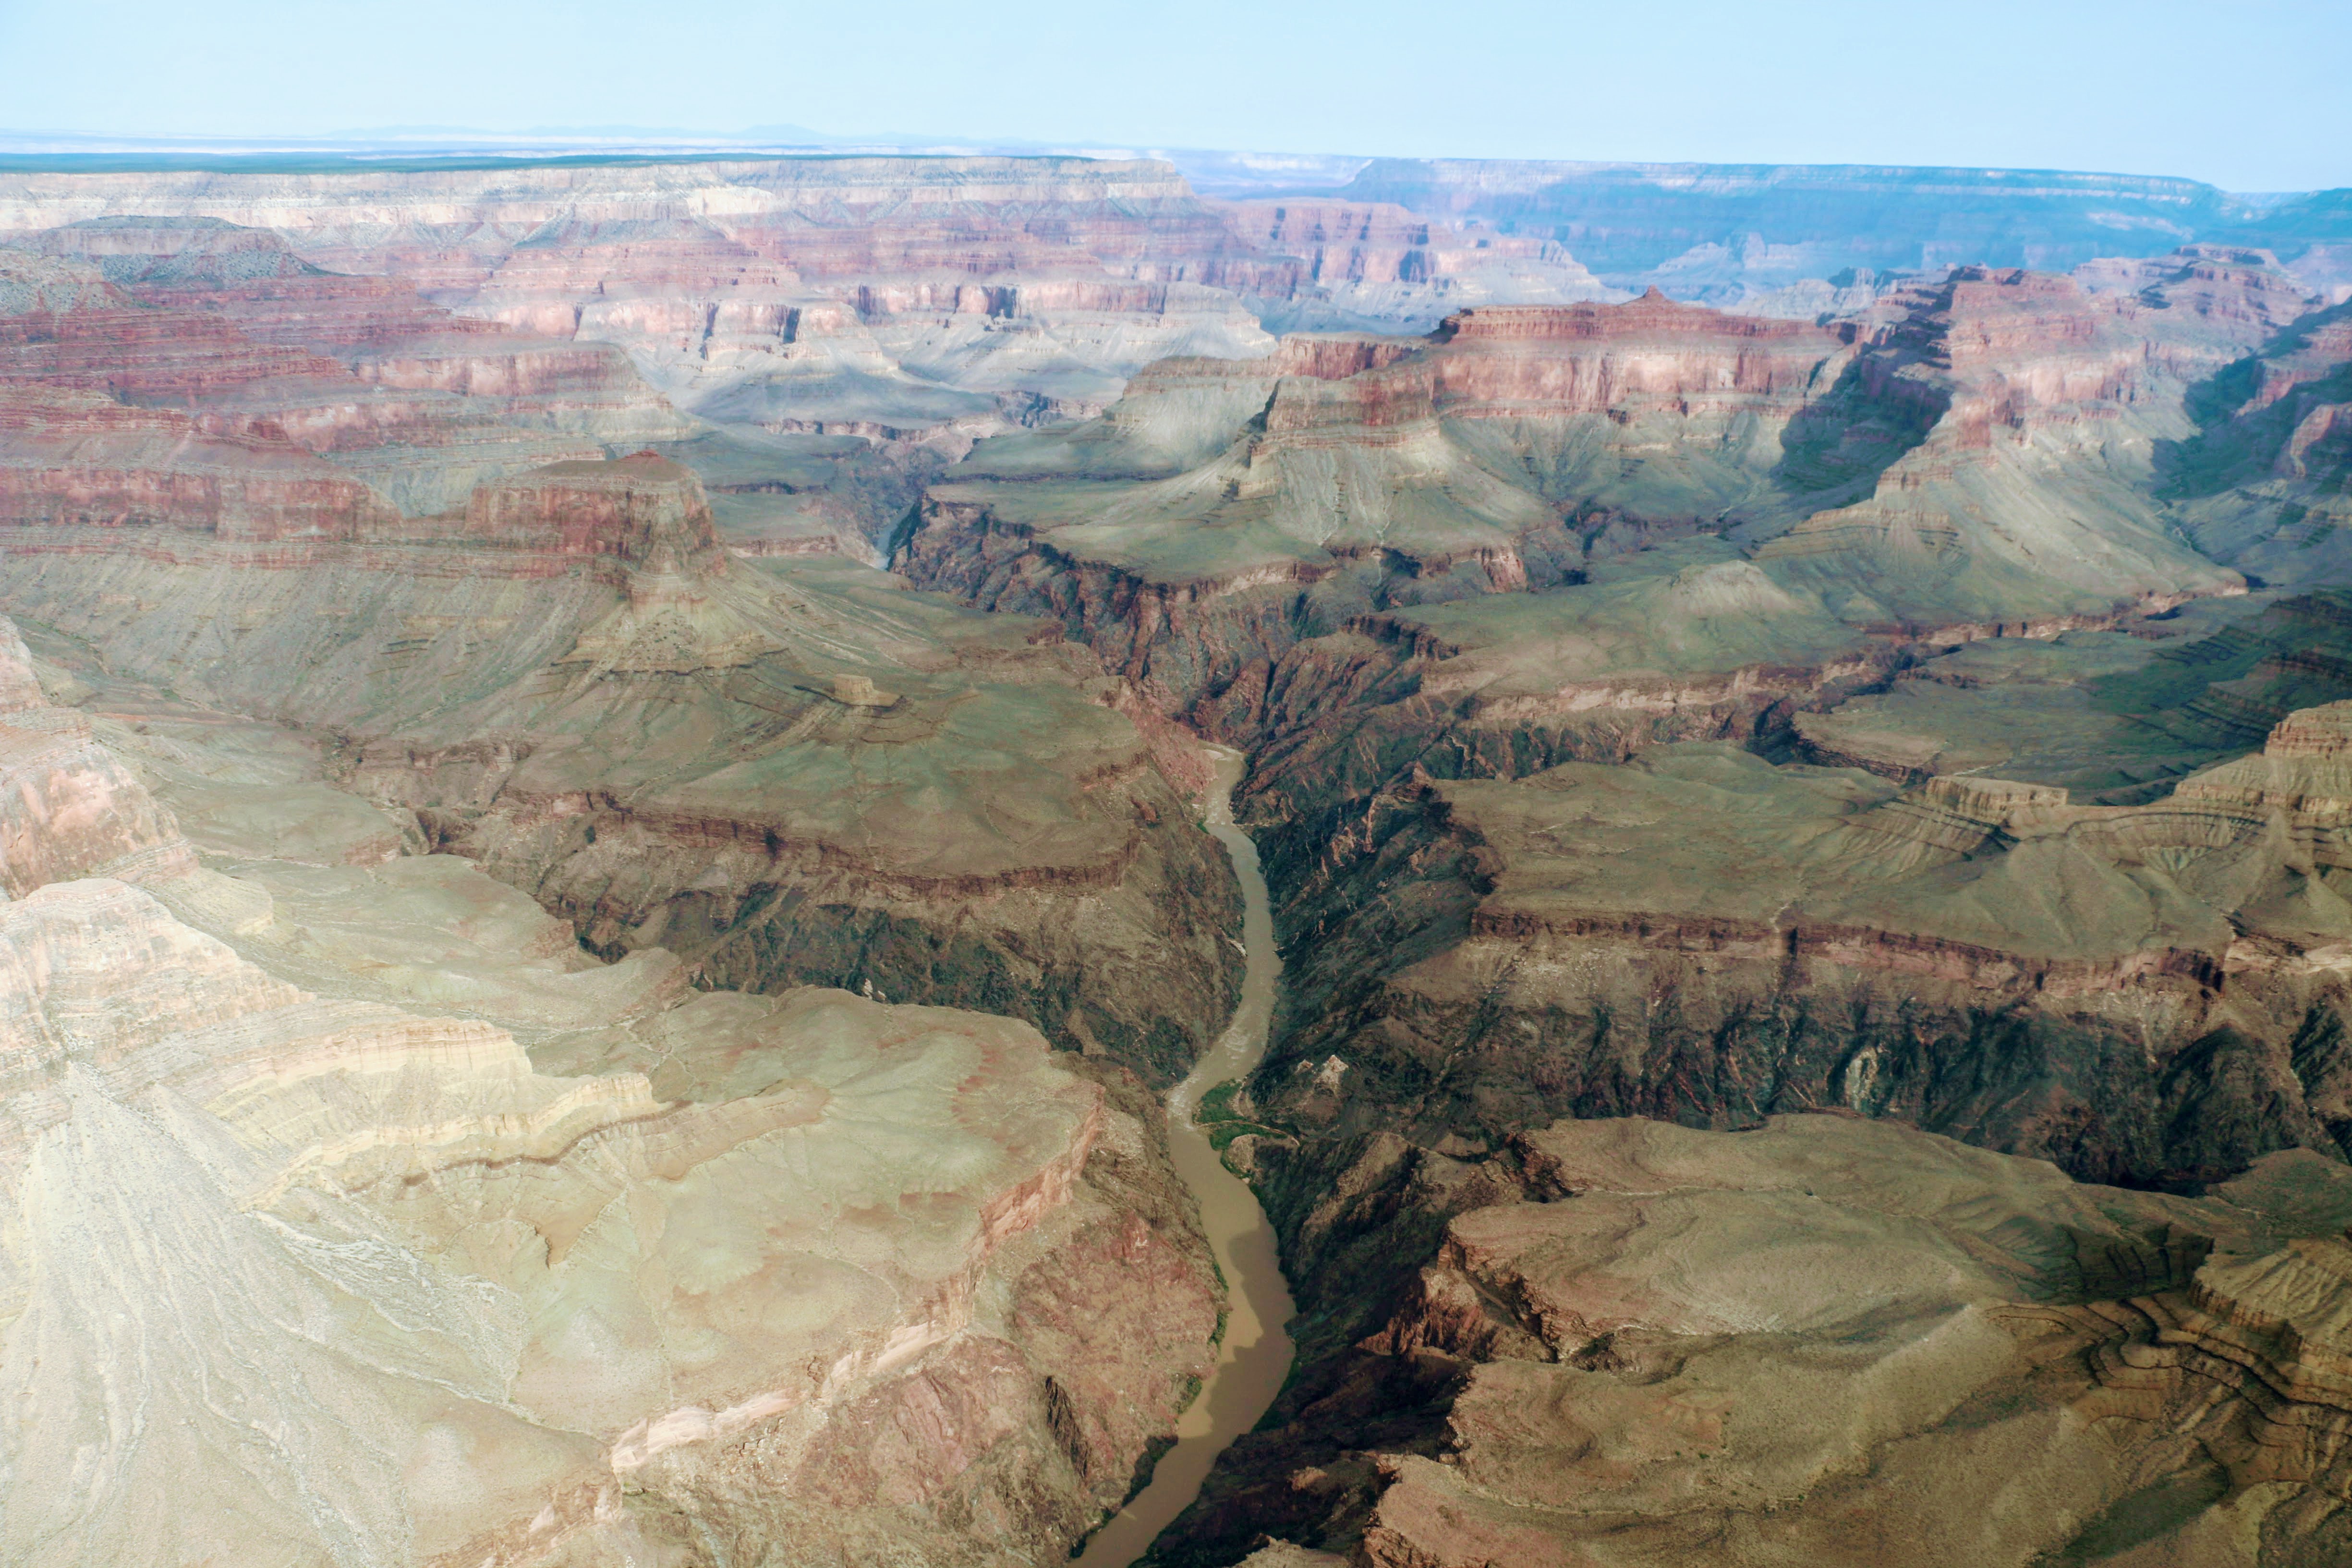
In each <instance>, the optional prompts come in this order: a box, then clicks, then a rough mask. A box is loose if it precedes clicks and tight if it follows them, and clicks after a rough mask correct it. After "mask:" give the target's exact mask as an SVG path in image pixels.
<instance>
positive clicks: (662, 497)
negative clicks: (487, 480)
mask: <svg viewBox="0 0 2352 1568" xmlns="http://www.w3.org/2000/svg"><path fill="white" fill-rule="evenodd" d="M465 538H466V539H467V542H483V543H491V544H498V545H501V546H505V547H508V548H511V549H520V550H544V551H551V552H555V553H556V554H559V555H615V556H618V557H620V558H621V559H622V560H625V561H627V562H630V563H646V562H647V561H649V560H651V559H652V558H653V556H654V555H655V554H656V552H657V551H658V550H659V549H660V548H661V547H662V546H663V545H665V544H667V546H669V547H670V548H671V549H672V550H673V551H674V552H677V554H679V555H681V556H685V555H692V554H698V553H706V552H716V551H717V550H718V548H719V536H718V534H717V532H716V531H714V530H713V528H712V525H711V521H710V502H709V499H708V498H707V497H706V496H705V495H704V494H703V490H702V481H701V480H700V479H697V478H695V476H694V474H693V472H692V470H690V469H688V468H681V467H679V466H678V465H677V464H676V463H673V462H671V461H670V460H669V459H668V458H663V457H660V456H657V455H656V454H655V453H652V452H639V453H638V454H636V455H635V457H632V458H622V459H621V460H620V461H618V462H611V463H604V462H593V463H590V462H580V463H553V464H550V465H549V466H548V467H546V468H535V469H533V470H531V471H530V473H527V474H521V475H518V476H516V477H515V478H513V479H500V480H498V481H497V482H495V483H491V484H486V485H483V486H481V487H479V488H478V489H476V490H475V491H474V494H473V499H472V500H469V501H467V505H466V528H465Z"/></svg>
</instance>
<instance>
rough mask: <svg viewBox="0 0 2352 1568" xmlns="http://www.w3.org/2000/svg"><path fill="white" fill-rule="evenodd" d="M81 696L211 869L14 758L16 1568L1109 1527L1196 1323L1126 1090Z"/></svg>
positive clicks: (611, 1555)
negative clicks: (514, 882)
mask: <svg viewBox="0 0 2352 1568" xmlns="http://www.w3.org/2000/svg"><path fill="white" fill-rule="evenodd" d="M9 647H15V648H16V650H17V651H16V654H14V655H11V654H9V653H8V648H9ZM24 662H25V661H24V660H23V658H22V647H21V644H18V643H16V640H15V634H14V632H13V630H12V631H10V632H9V633H8V634H7V640H6V642H5V645H0V667H6V668H8V669H9V670H10V672H11V673H14V672H15V671H16V668H18V667H19V666H21V665H22V664H23V663H24ZM93 674H95V672H93ZM100 679H101V680H102V681H105V682H106V683H105V684H104V685H103V686H102V690H103V692H104V697H105V700H106V702H107V704H108V705H109V706H110V708H112V709H114V710H116V711H118V712H121V713H124V714H126V715H135V721H134V722H135V727H133V728H124V727H121V722H120V721H119V720H115V719H111V718H110V719H108V720H106V721H103V722H105V723H107V724H110V725H113V726H114V729H113V733H114V734H115V735H116V736H117V737H118V738H119V740H120V741H121V743H122V744H123V745H124V746H125V747H127V748H129V758H130V760H131V763H133V764H134V765H135V766H136V768H137V769H138V771H139V772H141V773H146V774H148V775H150V776H152V778H153V779H154V781H155V787H156V789H157V791H158V792H159V793H160V794H161V795H163V797H164V798H166V799H176V800H177V801H178V802H180V803H181V804H183V805H185V806H187V807H188V808H189V809H190V810H191V812H192V814H193V816H194V817H195V818H196V819H199V820H202V821H203V822H204V823H205V828H204V836H205V843H206V845H207V847H208V848H207V854H206V856H205V863H204V864H203V865H201V866H199V865H198V864H197V863H196V862H195V859H194V856H193V854H191V853H190V852H189V850H188V846H187V845H186V842H185V841H184V840H182V839H180V838H179V837H178V836H177V834H176V832H175V831H173V829H172V828H171V826H170V821H171V818H170V813H169V811H168V809H167V808H166V807H165V806H163V805H159V804H158V802H157V801H156V799H155V798H153V797H152V796H151V795H149V792H148V790H147V788H146V787H145V786H144V785H142V784H140V783H138V782H137V781H136V780H135V779H132V778H131V776H130V774H129V773H127V772H126V770H125V769H124V767H123V765H122V763H120V762H116V761H114V760H113V759H112V758H111V757H110V756H107V755H106V752H107V748H103V747H100V746H97V745H94V744H89V743H87V742H86V743H85V751H86V752H94V753H97V755H98V756H99V757H100V759H102V763H103V765H105V766H110V767H111V768H112V770H113V771H112V773H111V775H110V778H109V779H108V780H107V781H106V782H107V783H108V785H109V791H110V793H109V794H107V795H104V796H103V797H101V796H100V795H97V794H94V793H92V792H90V791H89V790H87V789H85V790H83V791H82V793H81V794H80V795H77V796H75V797H73V798H74V799H75V800H76V802H77V803H78V805H79V810H80V815H81V817H83V818H87V819H89V823H90V824H91V825H92V826H87V827H81V828H76V827H75V826H73V822H74V820H75V819H74V818H73V817H72V816H70V814H69V813H68V812H67V811H65V810H62V809H58V806H59V805H60V803H61V802H62V801H63V800H64V799H65V796H63V795H61V794H60V793H59V791H60V787H61V785H60V783H59V782H58V781H71V780H73V779H74V778H76V777H77V776H79V775H77V773H76V771H75V770H76V767H77V765H78V764H76V763H72V762H71V761H70V760H69V761H68V762H67V763H61V764H56V765H53V766H52V767H51V768H50V771H49V773H47V775H46V780H47V782H46V783H45V784H44V785H43V788H44V789H46V793H42V792H41V791H40V790H36V789H34V788H32V787H30V784H29V782H28V781H30V779H31V773H30V770H31V769H32V768H33V767H34V766H35V761H34V760H33V759H28V758H19V759H17V760H16V761H15V762H12V763H11V766H12V769H13V770H14V772H13V773H12V777H11V781H10V782H11V790H10V799H11V801H12V802H14V803H19V805H18V806H12V809H20V808H21V809H24V810H33V809H37V808H40V807H41V806H42V805H44V803H46V805H47V807H48V808H49V816H50V818H51V821H52V823H53V825H54V826H56V827H57V828H58V831H57V832H56V833H55V834H54V835H52V836H51V837H48V838H46V839H44V840H43V842H44V843H45V844H47V845H48V846H49V847H50V848H51V849H52V851H53V858H52V860H51V862H50V863H49V864H48V865H47V866H46V867H34V866H32V865H30V864H29V863H27V862H26V861H24V860H22V859H21V858H11V860H10V862H9V868H10V872H11V877H12V881H11V887H10V891H11V892H12V893H13V894H16V895H18V896H17V897H16V901H13V902H10V903H8V904H7V905H5V907H0V946H5V953H6V957H7V963H6V964H5V973H0V990H5V1007H0V1015H5V1019H6V1027H5V1033H6V1035H7V1038H6V1040H5V1055H6V1060H7V1063H8V1068H9V1070H8V1074H7V1083H6V1089H7V1092H8V1093H9V1094H10V1096H11V1100H10V1110H11V1111H12V1112H13V1115H12V1117H11V1119H10V1122H9V1125H10V1126H11V1127H12V1128H13V1129H14V1130H15V1131H13V1132H12V1133H11V1134H10V1135H9V1137H7V1138H6V1139H5V1140H0V1204H5V1209H6V1211H7V1215H8V1222H7V1224H6V1225H5V1227H0V1320H5V1326H0V1384H5V1386H6V1387H7V1388H8V1389H9V1391H10V1396H11V1398H12V1399H13V1400H14V1401H15V1402H16V1405H18V1407H19V1408H20V1409H21V1410H22V1411H24V1412H25V1413H26V1417H27V1419H26V1422H25V1423H23V1424H22V1425H21V1426H18V1427H16V1428H12V1431H11V1433H10V1434H9V1435H7V1436H5V1437H0V1477H4V1478H5V1479H0V1537H5V1541H6V1542H7V1545H6V1548H5V1550H6V1552H7V1555H8V1556H9V1557H10V1559H11V1560H12V1561H22V1562H26V1563H34V1562H39V1563H117V1562H122V1561H126V1560H134V1559H135V1560H138V1561H142V1562H200V1561H210V1560H214V1559H215V1558H219V1557H223V1556H236V1557H240V1558H264V1559H280V1558H282V1559H285V1560H288V1561H310V1560H320V1561H326V1560H332V1561H338V1562H352V1563H382V1564H387V1565H393V1564H401V1565H405V1564H429V1563H481V1562H484V1561H489V1562H495V1563H509V1564H527V1563H528V1564H542V1563H543V1564H553V1563H573V1564H577V1563H624V1562H634V1561H644V1560H646V1558H648V1557H649V1556H650V1557H652V1558H655V1559H656V1560H661V1561H670V1562H677V1563H688V1562H702V1561H719V1560H727V1561H733V1560H735V1559H736V1558H737V1557H739V1556H741V1555H743V1554H745V1553H751V1554H754V1555H756V1554H760V1553H769V1552H784V1553H787V1554H790V1555H792V1556H793V1558H794V1559H795V1560H798V1561H810V1562H820V1561H821V1562H841V1563H852V1562H863V1561H871V1560H873V1558H874V1557H875V1556H876V1555H877V1554H885V1555H889V1556H893V1557H896V1558H899V1559H902V1560H905V1561H908V1562H921V1563H940V1564H941V1565H942V1568H944V1565H946V1564H949V1563H1005V1564H1007V1565H1008V1568H1009V1565H1011V1564H1013V1563H1027V1562H1031V1561H1034V1560H1036V1559H1037V1558H1038V1557H1039V1556H1041V1555H1046V1554H1051V1553H1053V1552H1058V1551H1060V1550H1063V1549H1065V1547H1066V1543H1067V1542H1069V1541H1070V1540H1072V1539H1074V1538H1075V1537H1076V1534H1077V1533H1078V1532H1080V1531H1082V1530H1083V1529H1085V1528H1086V1527H1087V1525H1088V1524H1089V1523H1090V1522H1091V1521H1093V1519H1094V1518H1095V1517H1096V1516H1097V1514H1098V1513H1099V1511H1100V1510H1103V1509H1104V1508H1106V1507H1108V1506H1110V1505H1112V1504H1115V1503H1116V1501H1117V1500H1118V1497H1119V1495H1120V1494H1121V1493H1122V1492H1123V1491H1124V1489H1125V1487H1126V1483H1127V1478H1128V1475H1129V1471H1130V1469H1131V1468H1132V1467H1133V1465H1134V1464H1135V1462H1136V1460H1137V1459H1138V1458H1139V1456H1140V1454H1141V1453H1142V1451H1143V1448H1144V1446H1145V1443H1146V1441H1147V1439H1149V1438H1150V1437H1152V1436H1155V1435H1156V1434H1158V1433H1160V1432H1162V1431H1164V1430H1166V1429H1167V1427H1168V1426H1171V1425H1172V1422H1173V1420H1174V1417H1175V1414H1176V1411H1177V1409H1178V1408H1179V1406H1180V1405H1181V1402H1182V1400H1183V1399H1184V1398H1185V1397H1186V1394H1187V1390H1188V1388H1189V1387H1190V1386H1192V1383H1191V1382H1188V1380H1194V1381H1196V1380H1197V1376H1198V1373H1199V1371H1200V1370H1201V1368H1202V1366H1203V1365H1205V1361H1206V1357H1207V1355H1208V1353H1209V1351H1210V1347H1209V1344H1208V1340H1209V1336H1210V1333H1211V1331H1212V1330H1213V1324H1214V1319H1215V1295H1214V1289H1213V1280H1212V1279H1211V1277H1210V1275H1211V1268H1210V1265H1209V1264H1208V1262H1207V1259H1206V1252H1205V1250H1204V1249H1203V1248H1202V1246H1201V1244H1200V1242H1199V1241H1198V1239H1197V1237H1195V1235H1194V1234H1193V1233H1192V1229H1191V1226H1190V1223H1189V1220H1188V1219H1187V1217H1186V1215H1185V1212H1184V1209H1183V1206H1182V1205H1181V1199H1180V1197H1179V1195H1178V1194H1177V1191H1176V1189H1175V1187H1174V1184H1173V1182H1172V1179H1171V1177H1170V1175H1169V1174H1168V1173H1167V1169H1166V1166H1165V1163H1164V1159H1163V1157H1162V1156H1161V1154H1160V1152H1158V1151H1157V1149H1156V1148H1155V1147H1154V1145H1153V1143H1152V1142H1151V1140H1150V1137H1149V1136H1148V1134H1147V1132H1146V1129H1145V1126H1144V1125H1143V1124H1142V1123H1141V1122H1139V1121H1137V1120H1136V1119H1135V1117H1134V1116H1133V1114H1132V1111H1133V1110H1135V1109H1139V1108H1140V1106H1141V1102H1140V1101H1139V1099H1138V1097H1137V1095H1136V1090H1135V1089H1134V1086H1133V1083H1132V1080H1131V1079H1125V1078H1124V1077H1123V1076H1122V1075H1120V1074H1118V1073H1117V1072H1115V1071H1114V1072H1111V1073H1108V1074H1107V1075H1102V1076H1101V1080H1100V1081H1092V1080H1089V1079H1087V1078H1084V1077H1081V1076H1078V1075H1077V1074H1076V1073H1074V1072H1073V1071H1071V1070H1069V1069H1068V1068H1065V1067H1060V1066H1056V1065H1055V1058H1053V1057H1052V1056H1051V1055H1050V1053H1049V1052H1048V1051H1047V1049H1046V1048H1045V1044H1044V1042H1043V1041H1042V1040H1040V1039H1039V1038H1038V1037H1036V1035H1035V1034H1034V1031H1032V1030H1030V1029H1028V1028H1027V1027H1026V1026H1022V1025H1019V1024H1015V1023H1012V1022H1010V1021H1007V1020H1003V1019H991V1018H986V1017H982V1016H976V1015H971V1014H962V1013H953V1012H949V1011H944V1010H940V1009H932V1008H919V1007H886V1006H883V1005H878V1004H876V1003H873V1002H869V1001H866V1000H862V999H859V998H856V997H854V996H850V995H847V994H842V993H839V992H822V991H794V992H791V993H789V994H784V995H782V996H771V997H755V996H749V995H744V994H739V993H735V992H728V991H719V992H705V993H699V994H698V993H694V992H692V991H689V990H688V988H687V985H686V973H685V970H684V968H683V966H682V965H681V964H680V963H678V962H677V960H676V959H675V958H673V957H672V956H671V955H669V954H667V953H666V952H661V951H659V950H647V951H645V952H639V953H637V954H635V956H633V957H631V958H630V959H629V960H627V961H626V962H625V963H619V964H615V965H611V966H606V965H603V964H600V963H596V962H595V961H593V959H590V958H588V957H587V956H585V955H584V954H583V953H582V952H580V951H579V950H578V948H577V947H576V945H575V944H574V943H573V942H572V936H571V932H570V930H569V928H568V927H565V926H563V925H562V923H561V922H559V921H554V920H552V919H551V918H550V917H549V916H547V915H546V914H545V913H543V912H542V911H541V910H539V909H538V908H536V907H535V906H533V905H532V904H531V903H530V901H529V900H526V899H524V898H523V897H521V896H520V894H518V893H516V892H514V891H513V890H512V889H507V888H504V887H501V886H500V885H499V884H498V883H496V882H494V881H492V880H490V879H488V878H487V877H485V876H483V875H482V874H481V873H480V872H479V871H478V870H477V869H475V868H472V867H470V866H468V865H467V864H466V863H465V862H463V861H458V860H455V859H452V858H447V857H441V856H433V857H419V856H414V855H404V854H402V853H400V852H399V850H398V848H397V844H398V838H397V837H396V836H395V837H394V848H393V849H392V850H391V851H390V857H389V858H385V852H384V851H383V850H380V849H373V848H365V847H363V846H366V845H369V844H371V843H376V842H380V841H381V840H382V838H383V825H384V823H385V820H386V819H385V818H383V816H379V815H378V814H377V813H375V812H374V811H373V809H372V808H370V807H369V806H368V805H366V804H365V803H363V802H362V801H360V800H358V799H356V798H355V797H352V796H350V795H342V794H340V792H337V791H335V790H333V789H332V788H331V786H329V785H327V784H325V783H324V782H323V781H322V780H320V777H319V773H318V768H319V763H320V753H319V752H318V751H317V750H316V749H315V748H314V747H312V746H310V745H309V744H308V743H306V742H299V741H295V740H289V737H288V735H287V732H286V731H283V730H282V729H279V728H278V727H275V726H270V725H264V724H249V723H241V722H239V721H233V720H229V719H227V718H226V716H224V715H222V714H220V713H218V712H217V711H216V710H215V711H198V710H188V709H186V708H184V707H182V706H180V705H178V704H176V703H175V702H173V700H169V699H167V698H159V697H157V696H154V695H152V694H151V693H142V692H141V691H140V690H139V689H136V688H123V687H121V686H120V685H119V684H117V683H113V682H111V681H109V680H107V679H106V678H103V677H100ZM24 684H25V683H24V682H23V681H22V680H13V681H12V682H11V683H10V686H11V689H12V690H20V689H21V688H22V687H23V685H24ZM28 715H31V716H34V717H39V716H42V715H47V716H50V722H51V723H52V724H53V725H54V724H56V723H57V721H59V720H79V719H80V717H81V716H80V715H79V714H70V713H66V712H64V711H63V710H56V709H49V708H46V707H41V706H28V707H26V708H22V709H20V710H18V711H17V712H16V713H13V714H11V715H9V716H8V717H9V719H10V721H11V722H12V723H13V724H23V723H26V722H30V721H31V720H30V719H28V718H27V716H28ZM82 728H83V731H84V733H85V734H87V733H88V730H89V724H88V722H87V721H84V722H83V726H82ZM82 766H83V772H84V773H86V772H87V765H86V764H82ZM338 801H339V802H340V803H341V805H340V806H339V807H334V806H331V803H333V802H338ZM232 804H233V805H234V807H235V809H231V808H230V807H231V805H232ZM370 819H373V822H374V824H375V826H373V828H370V827H368V826H366V824H367V823H368V821H369V820H370ZM330 824H332V825H333V826H329V825H330ZM118 842H129V843H134V844H146V845H149V846H152V847H169V846H172V845H176V847H177V858H173V859H167V860H163V861H158V860H156V859H154V858H152V856H151V857H150V858H149V860H148V862H147V863H145V864H143V865H142V866H141V867H140V868H138V869H137V871H136V872H135V873H134V874H136V875H137V876H139V877H140V879H142V881H143V883H144V884H145V887H144V889H143V890H142V888H140V887H134V886H132V885H131V884H130V883H128V882H125V881H122V880H118V879H112V878H111V877H107V876H100V877H98V878H95V879H92V878H91V877H90V875H89V874H90V873H91V872H93V871H98V872H113V873H117V874H120V873H121V866H122V862H121V858H120V857H119V856H117V857H113V858H109V857H110V855H112V851H113V849H114V847H116V845H117V843H118ZM296 844H302V845H307V846H310V847H312V849H313V852H314V853H318V854H319V857H320V858H316V859H312V860H308V861H302V860H294V859H285V858H278V856H279V852H280V851H281V850H282V849H284V848H286V847H289V846H292V845H296ZM44 870H54V871H56V872H58V873H59V874H61V875H63V876H66V877H68V878H71V877H80V878H82V879H79V880H72V879H68V880H59V881H50V882H47V883H44V884H43V885H40V886H37V887H33V886H29V885H28V884H29V883H30V882H31V881H32V880H33V879H35V878H36V877H37V876H38V875H39V874H40V873H41V872H42V871H44ZM1064 1059H1065V1060H1066V1059H1068V1058H1064ZM779 1216H783V1217H782V1218H781V1219H780V1218H779ZM1110 1300H1124V1301H1129V1302H1131V1303H1132V1306H1131V1310H1118V1311H1109V1312H1106V1311H1104V1310H1102V1306H1103V1303H1105V1302H1107V1301H1110ZM257 1430H259V1431H264V1432H266V1433H267V1435H268V1440H267V1442H265V1443H261V1444H258V1445H257V1443H256V1442H255V1441H254V1440H253V1437H252V1434H253V1433H254V1432H255V1431H257ZM31 1435H37V1437H36V1436H31ZM166 1494H168V1495H169V1496H171V1497H172V1498H173V1500H174V1502H173V1507H171V1508H169V1509H159V1508H157V1507H156V1506H155V1500H156V1498H157V1497H159V1496H163V1495H166Z"/></svg>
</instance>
